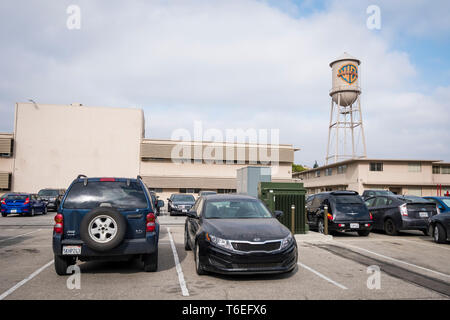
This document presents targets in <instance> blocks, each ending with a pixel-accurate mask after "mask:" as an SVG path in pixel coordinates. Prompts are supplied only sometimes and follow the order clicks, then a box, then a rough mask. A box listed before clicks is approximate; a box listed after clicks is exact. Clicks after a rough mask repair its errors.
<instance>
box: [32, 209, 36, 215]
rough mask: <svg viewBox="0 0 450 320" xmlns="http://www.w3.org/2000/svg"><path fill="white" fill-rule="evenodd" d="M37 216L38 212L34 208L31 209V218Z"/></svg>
mask: <svg viewBox="0 0 450 320" xmlns="http://www.w3.org/2000/svg"><path fill="white" fill-rule="evenodd" d="M35 214H36V212H35V211H34V208H32V209H31V216H32V217H34V215H35Z"/></svg>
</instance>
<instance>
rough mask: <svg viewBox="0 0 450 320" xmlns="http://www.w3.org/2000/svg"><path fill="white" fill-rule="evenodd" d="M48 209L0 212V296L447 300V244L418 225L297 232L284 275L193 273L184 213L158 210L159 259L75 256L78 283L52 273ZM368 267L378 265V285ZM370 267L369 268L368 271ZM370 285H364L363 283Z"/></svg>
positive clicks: (449, 249) (449, 283)
mask: <svg viewBox="0 0 450 320" xmlns="http://www.w3.org/2000/svg"><path fill="white" fill-rule="evenodd" d="M53 216H54V213H53V212H51V213H49V214H48V215H47V216H40V215H38V216H35V217H15V216H8V217H6V218H0V299H6V300H8V299H236V300H241V299H243V300H247V299H287V300H289V299H296V300H303V299H449V298H450V266H449V263H448V262H449V261H450V245H449V244H435V243H434V242H432V239H431V238H430V237H426V236H423V234H422V233H421V232H412V231H411V232H404V233H402V234H401V235H399V236H397V237H390V236H386V235H384V234H382V233H371V234H370V236H369V237H358V236H357V235H356V234H351V233H349V234H338V235H336V236H334V237H332V238H331V237H326V236H323V235H319V234H315V233H310V234H308V235H300V236H298V237H297V242H298V245H299V264H298V266H297V269H296V270H294V271H293V272H292V273H289V274H282V275H260V276H222V275H214V274H210V275H206V276H198V275H197V274H196V273H195V269H194V259H193V254H192V252H191V251H188V252H186V251H185V250H184V246H183V232H184V228H183V221H184V217H166V216H164V217H160V219H159V220H160V223H161V225H162V228H161V234H160V242H159V266H158V271H157V272H155V273H146V272H143V271H142V266H141V264H140V261H139V260H132V261H125V262H98V261H93V262H78V266H79V267H80V270H81V276H80V282H79V283H80V288H79V289H77V288H73V289H69V287H68V285H67V280H68V279H69V276H67V277H60V276H57V275H56V273H55V271H54V268H53V252H52V247H51V236H52V224H53V220H52V219H53ZM369 266H378V267H379V268H380V274H379V275H380V277H379V279H380V282H379V288H377V287H376V285H375V284H376V282H373V281H369V282H370V284H371V285H369V286H368V279H369V277H372V278H370V279H372V280H373V279H375V278H374V276H375V275H374V274H373V273H370V272H369V273H368V267H369ZM373 268H374V267H371V268H369V270H374V269H373ZM369 287H371V288H369Z"/></svg>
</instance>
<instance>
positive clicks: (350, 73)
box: [337, 63, 358, 84]
mask: <svg viewBox="0 0 450 320" xmlns="http://www.w3.org/2000/svg"><path fill="white" fill-rule="evenodd" d="M337 76H338V77H339V78H341V79H342V80H344V81H345V82H347V83H348V84H352V83H353V82H355V81H356V79H358V68H357V67H356V66H355V65H354V64H351V63H349V64H346V65H345V66H342V67H341V68H340V69H339V71H338V74H337Z"/></svg>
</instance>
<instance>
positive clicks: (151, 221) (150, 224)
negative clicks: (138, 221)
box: [145, 212, 156, 232]
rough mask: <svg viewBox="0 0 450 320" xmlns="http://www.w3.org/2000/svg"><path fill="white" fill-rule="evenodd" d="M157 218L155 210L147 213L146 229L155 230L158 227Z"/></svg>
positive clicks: (148, 230)
mask: <svg viewBox="0 0 450 320" xmlns="http://www.w3.org/2000/svg"><path fill="white" fill-rule="evenodd" d="M155 220H156V217H155V214H154V213H153V212H150V213H149V214H148V215H147V227H146V229H145V230H146V231H147V232H154V231H155V228H156V223H155Z"/></svg>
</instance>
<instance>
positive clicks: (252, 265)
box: [233, 262, 283, 269]
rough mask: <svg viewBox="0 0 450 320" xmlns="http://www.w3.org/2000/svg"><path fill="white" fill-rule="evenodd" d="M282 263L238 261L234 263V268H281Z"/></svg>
mask: <svg viewBox="0 0 450 320" xmlns="http://www.w3.org/2000/svg"><path fill="white" fill-rule="evenodd" d="M282 266H283V264H282V263H278V262H275V263H236V264H233V268H236V269H263V268H277V267H278V268H279V267H282Z"/></svg>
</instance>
